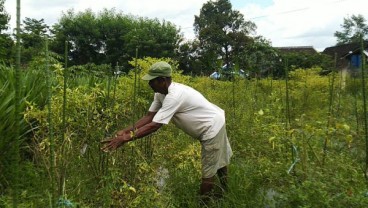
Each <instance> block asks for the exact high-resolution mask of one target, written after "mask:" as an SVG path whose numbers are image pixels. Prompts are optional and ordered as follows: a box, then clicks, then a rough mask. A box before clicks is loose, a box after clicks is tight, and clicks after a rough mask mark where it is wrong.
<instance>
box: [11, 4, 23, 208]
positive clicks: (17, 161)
mask: <svg viewBox="0 0 368 208" xmlns="http://www.w3.org/2000/svg"><path fill="white" fill-rule="evenodd" d="M20 88H21V83H20V0H17V29H16V67H15V98H14V99H15V109H14V120H15V125H14V129H15V132H14V136H15V140H14V141H15V142H14V146H13V150H14V152H13V153H14V155H13V157H14V162H13V163H12V165H14V167H13V168H12V169H13V180H14V181H13V191H12V201H13V207H17V206H18V200H19V196H20V193H19V192H20V188H19V185H20V182H19V177H20V175H19V172H20V170H19V165H20V152H19V147H20V125H19V121H20V119H21V118H20V116H19V114H20V100H21V98H20Z"/></svg>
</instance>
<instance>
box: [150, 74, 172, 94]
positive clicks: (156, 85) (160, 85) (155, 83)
mask: <svg viewBox="0 0 368 208" xmlns="http://www.w3.org/2000/svg"><path fill="white" fill-rule="evenodd" d="M148 84H149V86H150V87H151V88H152V90H153V91H154V92H158V93H161V94H167V86H166V80H165V78H164V77H157V78H155V79H152V80H150V81H149V82H148Z"/></svg>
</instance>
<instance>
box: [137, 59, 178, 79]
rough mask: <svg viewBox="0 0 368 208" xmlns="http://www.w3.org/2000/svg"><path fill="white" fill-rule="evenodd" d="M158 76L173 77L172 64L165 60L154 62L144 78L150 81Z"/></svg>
mask: <svg viewBox="0 0 368 208" xmlns="http://www.w3.org/2000/svg"><path fill="white" fill-rule="evenodd" d="M157 77H171V66H170V64H168V63H166V62H164V61H160V62H156V63H154V64H152V66H151V67H150V68H149V70H148V73H147V74H146V75H144V76H143V77H142V79H143V80H147V81H149V80H152V79H154V78H157Z"/></svg>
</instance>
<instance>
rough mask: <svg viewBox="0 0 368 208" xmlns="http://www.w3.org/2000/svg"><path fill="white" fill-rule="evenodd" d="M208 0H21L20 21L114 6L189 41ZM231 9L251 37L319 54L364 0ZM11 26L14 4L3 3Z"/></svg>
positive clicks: (236, 4) (250, 2)
mask: <svg viewBox="0 0 368 208" xmlns="http://www.w3.org/2000/svg"><path fill="white" fill-rule="evenodd" d="M207 1H208V0H102V1H101V0H93V1H91V0H21V19H22V20H23V19H24V18H25V17H29V18H34V19H38V20H39V19H44V20H45V23H46V24H48V25H49V26H51V25H53V24H54V23H56V22H57V21H58V19H59V18H60V17H61V15H62V13H63V12H66V11H67V10H69V9H74V11H85V10H86V9H88V8H90V9H92V10H93V11H94V12H96V13H97V12H99V11H101V10H102V9H103V8H107V9H111V8H115V9H116V10H117V11H119V12H122V13H124V14H132V15H135V16H141V17H148V18H158V19H160V20H166V21H170V22H172V23H174V24H175V25H176V26H178V27H180V28H181V31H182V32H183V33H184V35H185V37H186V38H187V39H193V38H194V32H193V23H194V15H199V12H200V9H201V7H202V6H203V4H204V3H206V2H207ZM230 2H231V4H232V6H233V10H238V11H240V12H241V13H242V14H243V15H244V17H245V20H250V21H252V22H254V23H255V24H256V25H257V30H256V33H257V35H261V36H263V37H265V38H266V39H268V40H270V41H271V42H272V45H273V46H275V47H286V46H313V47H314V48H315V49H316V50H318V51H323V50H324V49H325V48H326V47H330V46H333V45H335V44H336V38H335V37H334V33H335V32H336V31H342V27H341V24H342V23H343V19H344V18H347V17H351V15H358V14H362V15H364V17H365V19H366V20H367V21H368V3H367V0H230ZM5 9H6V11H7V12H8V13H9V14H10V15H11V20H10V24H11V27H12V28H14V27H15V25H16V0H5Z"/></svg>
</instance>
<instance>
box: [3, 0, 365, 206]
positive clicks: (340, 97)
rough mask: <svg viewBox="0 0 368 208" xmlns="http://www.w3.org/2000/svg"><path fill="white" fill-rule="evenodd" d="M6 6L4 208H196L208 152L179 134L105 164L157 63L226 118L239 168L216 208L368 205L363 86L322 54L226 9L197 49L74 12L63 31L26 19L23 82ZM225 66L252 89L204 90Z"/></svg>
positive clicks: (138, 108)
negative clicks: (107, 145)
mask: <svg viewBox="0 0 368 208" xmlns="http://www.w3.org/2000/svg"><path fill="white" fill-rule="evenodd" d="M3 4H4V0H0V32H1V34H0V45H1V47H0V61H1V65H0V121H1V123H0V135H1V139H0V207H11V206H13V207H198V205H199V203H198V202H199V198H198V185H199V183H200V148H199V143H198V142H197V141H194V140H193V139H191V138H189V137H188V136H187V135H185V134H184V133H183V132H182V131H180V130H178V129H177V128H175V127H174V126H173V125H171V124H169V125H167V126H165V127H164V128H163V129H161V130H160V131H159V132H157V133H155V134H154V135H151V136H149V137H147V138H144V139H141V140H138V141H134V142H131V143H129V144H128V145H125V146H123V147H122V148H120V149H119V150H117V151H115V152H113V153H104V152H102V151H100V148H101V144H100V141H101V140H103V139H104V138H106V137H109V136H111V135H113V134H114V132H115V131H116V130H118V129H119V128H122V127H125V126H126V125H130V124H132V123H133V122H134V121H136V120H137V119H138V118H139V117H140V116H141V115H143V114H144V113H145V112H146V110H147V108H148V107H149V104H150V101H151V99H152V92H151V89H149V87H148V85H147V84H146V83H145V82H143V81H141V80H140V76H141V74H142V73H143V72H144V71H145V70H147V69H148V67H149V66H150V64H152V63H153V62H155V61H157V60H158V58H160V60H161V59H163V60H166V61H168V62H170V63H171V64H172V65H173V66H175V69H176V71H175V73H174V81H177V82H181V83H184V84H187V85H190V86H193V87H195V88H196V89H198V90H199V91H200V92H202V93H203V94H204V95H205V96H206V97H207V98H208V99H209V100H210V101H212V102H213V103H215V104H217V105H219V106H220V107H222V108H223V109H224V110H225V111H226V113H227V130H228V133H229V136H230V140H231V144H232V147H233V150H234V157H233V159H232V164H231V165H230V178H229V183H230V184H229V192H228V193H226V194H225V196H224V197H223V198H222V199H220V200H215V201H213V204H212V205H213V206H214V207H365V206H366V204H368V190H367V180H368V172H367V168H368V157H367V152H368V146H367V133H366V132H367V129H366V128H367V123H366V122H367V118H366V103H365V93H364V92H365V91H364V90H366V89H365V88H366V87H365V86H366V84H365V81H364V80H362V79H361V78H358V77H352V78H350V77H349V76H346V75H345V74H342V73H336V72H334V71H336V70H335V69H334V68H333V67H331V66H333V64H332V63H331V59H330V58H328V57H324V56H322V55H320V54H314V55H313V54H312V55H306V54H302V55H301V54H287V55H280V54H278V52H277V51H275V49H274V48H272V47H271V46H270V44H271V43H270V42H269V41H267V40H265V39H264V38H263V37H261V36H259V37H253V36H250V33H251V32H254V31H255V25H254V24H253V23H252V22H249V21H246V20H245V19H244V17H243V15H241V14H240V13H239V12H238V11H234V10H232V8H231V4H230V2H229V1H228V0H218V1H209V2H208V3H206V4H204V5H203V8H202V9H201V11H200V15H199V16H196V20H195V23H194V27H195V32H196V35H197V38H198V40H194V41H192V42H191V41H189V42H183V39H182V36H181V34H180V30H179V29H177V28H176V26H175V25H173V24H171V23H170V22H166V21H158V20H157V19H147V18H142V17H136V16H130V15H124V14H122V13H120V12H116V11H115V10H107V9H105V10H102V12H100V13H97V14H95V13H93V12H91V11H90V10H86V11H84V12H78V13H75V12H74V11H73V10H70V11H67V12H66V13H65V14H63V15H62V17H61V18H60V21H59V22H58V23H57V24H55V25H53V26H52V27H50V26H48V25H46V24H44V22H43V19H41V20H35V19H31V18H25V20H24V21H23V26H22V28H21V29H20V35H19V36H17V37H18V38H19V40H20V42H18V43H19V44H17V45H19V46H21V47H22V50H21V51H22V55H21V56H22V59H21V61H22V62H21V67H20V66H19V65H18V58H19V56H18V57H17V64H16V65H17V69H16V70H15V69H13V65H14V63H15V60H14V52H15V51H16V50H15V48H14V40H13V37H12V36H11V35H9V34H6V33H3V31H5V30H7V29H8V26H7V24H8V21H9V15H8V14H7V13H6V11H5V10H4V8H3ZM224 13H225V14H227V15H223V14H224ZM213 20H216V21H213ZM354 21H355V23H359V24H356V25H355V23H354ZM351 23H354V24H351ZM345 24H346V27H345V26H344V32H343V33H339V34H338V35H339V37H340V39H341V40H343V41H348V40H352V39H355V38H356V37H357V36H356V35H353V37H352V38H351V37H348V35H350V34H351V33H350V32H349V31H351V30H354V28H359V27H362V28H365V27H366V25H365V20H364V18H362V17H360V16H358V18H355V16H353V18H352V21H349V19H347V20H346V21H345ZM106 31H109V32H106ZM363 32H364V31H363ZM213 34H215V35H213ZM360 37H361V38H362V37H363V36H362V35H361V36H360ZM18 49H20V48H17V51H20V50H18ZM138 51H139V53H137V52H138ZM19 55H20V54H19ZM62 57H64V58H62ZM134 57H135V59H134ZM137 57H141V59H137ZM142 57H146V58H144V59H143V58H142ZM147 57H153V58H147ZM219 57H221V58H220V59H218V58H219ZM132 60H133V61H132ZM61 62H63V63H64V64H63V65H62V64H60V63H61ZM224 64H226V65H225V66H228V69H229V68H230V69H229V70H239V69H246V70H247V72H249V74H250V76H249V77H248V78H249V79H242V78H240V77H237V76H230V78H231V79H229V80H221V81H217V80H211V79H209V78H207V77H206V76H197V75H207V74H209V73H211V72H213V71H214V70H217V69H218V68H220V67H221V66H223V65H224ZM66 66H68V67H66ZM229 66H231V67H229ZM286 69H287V70H286ZM289 70H290V72H288V71H289ZM326 70H327V71H328V72H333V73H330V74H328V75H327V76H320V75H319V74H322V73H321V71H323V74H326V73H325V72H326ZM188 74H191V75H192V76H188ZM235 74H236V73H235ZM362 77H363V78H364V76H362ZM275 78H277V79H275ZM18 96H19V97H18ZM18 98H19V99H18ZM17 112H19V113H17Z"/></svg>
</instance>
